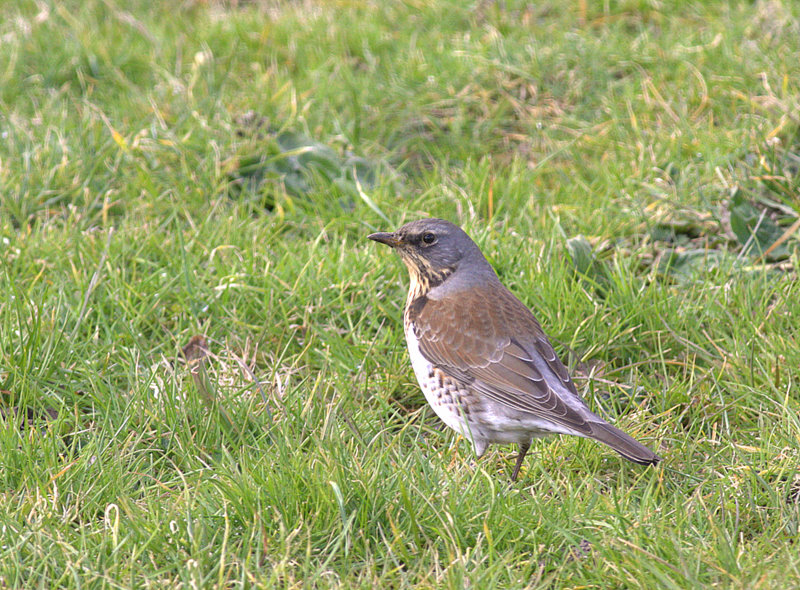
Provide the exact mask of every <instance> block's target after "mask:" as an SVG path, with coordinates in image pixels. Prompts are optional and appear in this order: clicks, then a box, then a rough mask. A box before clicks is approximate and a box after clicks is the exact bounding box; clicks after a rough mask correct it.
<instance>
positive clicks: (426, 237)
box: [422, 231, 436, 244]
mask: <svg viewBox="0 0 800 590" xmlns="http://www.w3.org/2000/svg"><path fill="white" fill-rule="evenodd" d="M422 241H423V242H425V243H426V244H433V243H434V242H435V241H436V235H434V234H433V233H431V232H429V231H426V232H425V233H424V234H422Z"/></svg>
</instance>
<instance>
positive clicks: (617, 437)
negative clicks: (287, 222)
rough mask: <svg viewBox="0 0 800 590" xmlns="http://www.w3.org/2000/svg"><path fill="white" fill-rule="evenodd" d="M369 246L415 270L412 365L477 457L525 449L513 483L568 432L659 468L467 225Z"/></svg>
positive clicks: (421, 227)
mask: <svg viewBox="0 0 800 590" xmlns="http://www.w3.org/2000/svg"><path fill="white" fill-rule="evenodd" d="M368 238H369V239H370V240H374V241H375V242H379V243H381V244H385V245H387V246H390V247H391V248H392V249H394V251H395V252H397V253H398V254H399V255H400V258H401V259H402V261H403V262H404V263H405V265H406V267H408V271H409V278H410V282H409V288H408V296H407V298H406V303H405V309H404V312H403V324H404V330H405V337H406V344H407V346H408V352H409V356H410V359H411V366H412V367H413V370H414V374H415V376H416V378H417V381H418V382H419V386H420V389H422V392H423V394H424V395H425V399H426V400H427V402H428V404H429V405H430V406H431V407H432V408H433V410H434V412H435V413H436V415H437V416H438V417H439V418H440V419H441V420H442V421H443V422H444V423H445V424H446V425H447V426H448V427H450V428H451V429H453V430H455V431H456V432H458V433H459V434H461V435H463V436H464V437H466V438H467V439H469V440H470V441H471V442H472V445H473V448H474V451H475V455H476V456H477V457H478V459H480V457H481V456H483V454H484V453H485V452H486V449H487V447H488V446H489V445H490V444H511V443H516V444H518V445H519V453H518V454H517V458H516V463H515V465H514V471H513V473H512V475H511V480H512V481H516V480H517V477H518V476H519V472H520V468H521V467H522V464H523V461H524V460H525V455H526V454H527V453H528V450H529V449H530V446H531V442H532V440H533V439H534V438H540V437H544V436H547V435H550V434H569V435H576V436H580V437H584V438H589V439H593V440H595V441H599V442H601V443H604V444H606V445H608V446H609V447H611V448H612V449H613V450H615V451H616V452H617V453H619V454H620V455H622V457H624V458H625V459H628V460H629V461H633V462H634V463H638V464H640V465H655V464H656V463H658V462H659V461H660V460H661V457H659V456H658V455H656V454H655V453H654V452H653V451H651V450H650V449H649V448H648V447H646V446H645V445H643V444H642V443H640V442H638V441H637V440H635V439H634V438H633V437H631V436H629V435H628V434H626V433H624V432H622V431H621V430H619V429H618V428H616V427H614V426H612V425H611V424H609V423H608V422H607V421H605V420H604V419H603V418H601V417H600V416H598V415H597V414H595V413H594V412H592V411H591V410H590V409H589V406H588V405H587V404H586V402H585V401H584V400H583V398H581V396H580V395H579V394H578V391H577V390H576V388H575V383H574V382H573V380H572V379H571V378H570V375H569V372H568V370H567V368H566V367H565V366H564V364H563V363H562V362H561V360H560V359H559V358H558V356H557V355H556V353H555V351H554V349H553V346H552V345H551V344H550V341H549V340H548V338H547V336H546V335H545V333H544V331H543V330H542V328H541V326H540V324H539V322H538V321H537V320H536V318H535V317H534V315H533V313H532V312H531V311H530V310H529V309H528V307H527V306H526V305H525V304H524V303H522V302H521V301H520V300H519V299H518V298H517V297H516V296H514V294H512V293H511V291H509V290H508V289H507V288H506V287H505V286H504V285H503V284H502V283H501V282H500V279H499V278H498V276H497V273H496V272H495V271H494V269H493V268H492V266H491V265H490V264H489V262H488V261H487V260H486V258H485V256H484V255H483V253H482V252H481V250H480V248H479V247H478V246H477V244H475V242H473V241H472V239H471V238H470V237H469V236H468V235H467V234H466V233H465V232H464V231H463V230H462V229H461V228H460V227H458V226H457V225H455V224H453V223H450V222H449V221H446V220H443V219H435V218H429V219H419V220H416V221H411V222H409V223H406V224H405V225H403V226H402V227H401V228H400V229H398V230H397V231H394V232H378V233H373V234H370V235H369V236H368Z"/></svg>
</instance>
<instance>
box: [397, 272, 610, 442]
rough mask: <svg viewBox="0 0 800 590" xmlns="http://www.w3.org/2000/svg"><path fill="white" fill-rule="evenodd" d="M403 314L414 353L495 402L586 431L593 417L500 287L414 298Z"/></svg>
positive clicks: (527, 316) (526, 314)
mask: <svg viewBox="0 0 800 590" xmlns="http://www.w3.org/2000/svg"><path fill="white" fill-rule="evenodd" d="M408 313H409V316H410V317H409V319H410V320H411V321H412V322H413V324H414V331H415V334H416V336H417V338H418V340H419V347H420V352H422V354H423V355H424V356H425V357H426V358H427V359H428V360H429V361H431V362H432V363H433V364H435V365H438V366H440V367H442V369H443V370H445V371H446V372H448V373H451V374H453V375H454V376H457V377H460V378H461V379H464V380H466V381H468V382H469V383H470V384H471V386H472V387H473V388H474V389H475V390H477V391H479V392H481V393H482V394H483V395H485V396H486V397H488V398H490V399H492V400H494V401H496V402H498V403H501V404H504V405H506V406H508V407H510V408H513V409H515V410H518V411H520V412H528V413H530V414H533V415H536V416H540V417H542V418H545V419H547V420H550V421H552V422H555V423H557V424H562V425H564V426H566V427H568V428H570V429H572V430H574V431H576V433H581V434H584V435H588V436H592V432H593V429H592V427H591V426H590V424H589V421H590V420H587V418H594V419H595V420H597V418H596V417H595V416H594V415H593V414H592V413H591V412H590V410H589V409H588V407H586V405H585V404H584V402H583V400H581V399H580V397H579V396H578V393H577V391H576V389H575V385H574V384H573V382H572V380H571V379H570V377H569V374H568V372H567V368H566V367H565V366H564V364H563V363H562V362H561V361H560V360H559V359H558V357H557V356H556V354H555V352H554V350H553V347H552V346H551V345H550V342H549V341H548V340H547V337H546V336H545V335H544V332H542V329H541V327H540V326H539V323H538V322H537V321H536V318H534V317H533V314H532V313H531V312H530V311H529V310H528V308H527V307H525V305H523V304H522V303H521V302H520V301H519V300H518V299H517V298H516V297H514V295H512V294H511V292H509V291H508V290H507V289H505V288H504V287H501V286H500V285H492V288H491V290H487V289H481V288H473V289H470V290H469V292H468V294H467V295H459V296H452V297H448V298H447V299H438V300H437V299H428V298H424V299H423V298H420V299H419V300H418V301H416V302H414V303H412V305H411V306H409V310H408ZM565 400H569V402H567V401H565Z"/></svg>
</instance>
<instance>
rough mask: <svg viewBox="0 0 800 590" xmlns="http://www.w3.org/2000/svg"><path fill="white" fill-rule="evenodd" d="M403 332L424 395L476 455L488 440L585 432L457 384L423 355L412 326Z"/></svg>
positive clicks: (520, 440) (512, 440)
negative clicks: (515, 407) (472, 448)
mask: <svg viewBox="0 0 800 590" xmlns="http://www.w3.org/2000/svg"><path fill="white" fill-rule="evenodd" d="M405 333H406V343H407V344H408V352H409V356H410V357H411V366H412V367H413V369H414V375H415V376H416V377H417V382H418V383H419V386H420V389H422V393H423V394H424V395H425V399H426V400H427V401H428V404H429V405H430V406H431V408H433V411H434V412H436V415H437V416H439V418H440V419H441V420H442V422H444V423H445V424H446V425H447V426H449V427H450V428H452V429H453V430H455V431H456V432H458V433H460V434H462V435H464V436H465V437H467V438H468V439H469V440H471V441H472V442H473V444H474V445H475V450H476V452H477V453H478V455H481V454H482V452H483V451H482V449H485V447H486V445H487V444H488V443H500V444H509V443H527V442H529V441H530V440H531V439H532V438H538V437H542V436H547V435H549V434H574V435H578V436H584V435H583V434H582V433H579V432H576V431H574V430H572V429H570V428H568V427H566V426H564V425H560V424H557V423H554V422H550V421H549V420H545V419H543V418H540V417H538V416H536V415H533V414H531V413H529V412H520V411H518V410H515V409H513V408H510V407H508V406H506V405H504V404H501V403H498V402H496V401H493V400H489V399H485V396H480V395H479V394H476V393H475V392H473V391H471V390H470V388H469V387H467V386H459V385H458V384H457V383H456V381H455V379H453V378H452V377H447V376H444V374H443V373H442V372H441V370H439V369H436V367H434V366H433V365H432V364H431V363H430V362H429V361H428V360H427V359H426V358H425V357H424V356H423V355H422V352H420V348H419V343H418V341H417V337H416V335H415V334H414V331H413V329H412V327H411V326H406V330H405ZM482 398H483V399H482Z"/></svg>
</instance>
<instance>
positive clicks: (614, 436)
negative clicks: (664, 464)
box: [591, 422, 661, 465]
mask: <svg viewBox="0 0 800 590" xmlns="http://www.w3.org/2000/svg"><path fill="white" fill-rule="evenodd" d="M591 427H592V434H591V438H593V439H594V440H596V441H599V442H601V443H603V444H607V445H608V446H609V447H611V448H612V449H614V450H615V451H617V452H618V453H619V454H620V455H622V456H623V457H625V458H626V459H627V460H628V461H633V462H634V463H638V464H639V465H655V464H656V463H658V462H659V461H661V457H659V456H658V455H656V454H655V453H654V452H653V451H651V450H650V449H648V448H647V447H646V446H644V445H643V444H642V443H640V442H639V441H637V440H636V439H635V438H633V437H632V436H629V435H627V434H625V433H624V432H622V431H621V430H620V429H619V428H614V427H613V426H611V424H606V423H604V422H592V423H591Z"/></svg>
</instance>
